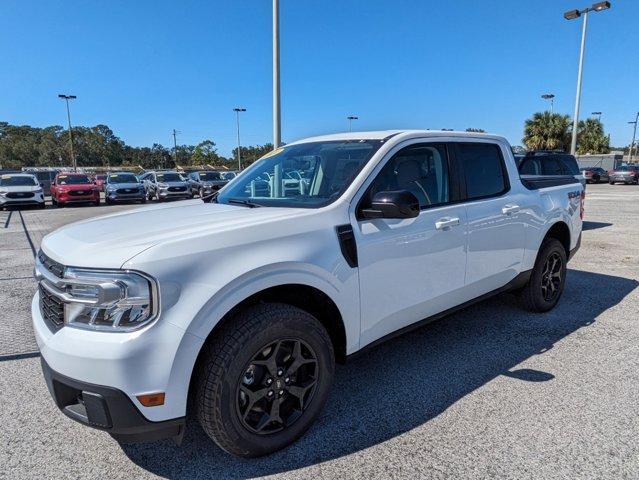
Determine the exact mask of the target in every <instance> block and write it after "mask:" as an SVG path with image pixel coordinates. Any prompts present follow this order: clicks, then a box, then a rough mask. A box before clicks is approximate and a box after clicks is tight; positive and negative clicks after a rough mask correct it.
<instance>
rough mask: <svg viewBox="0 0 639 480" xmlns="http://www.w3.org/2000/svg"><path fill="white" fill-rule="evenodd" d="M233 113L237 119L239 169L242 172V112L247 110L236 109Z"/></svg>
mask: <svg viewBox="0 0 639 480" xmlns="http://www.w3.org/2000/svg"><path fill="white" fill-rule="evenodd" d="M233 111H234V112H235V115H236V117H237V169H238V170H242V154H241V153H240V150H241V149H240V145H241V144H240V112H246V108H240V107H235V108H234V109H233Z"/></svg>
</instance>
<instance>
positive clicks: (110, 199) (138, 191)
mask: <svg viewBox="0 0 639 480" xmlns="http://www.w3.org/2000/svg"><path fill="white" fill-rule="evenodd" d="M104 201H105V202H106V203H107V205H108V204H111V203H116V202H140V203H146V189H145V188H144V184H143V183H142V182H141V181H140V180H139V179H138V177H136V176H135V175H134V174H133V173H130V172H118V173H109V174H108V175H107V176H106V179H105V183H104Z"/></svg>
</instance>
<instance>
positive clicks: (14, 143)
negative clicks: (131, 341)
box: [0, 111, 610, 169]
mask: <svg viewBox="0 0 639 480" xmlns="http://www.w3.org/2000/svg"><path fill="white" fill-rule="evenodd" d="M466 130H467V131H474V132H483V130H482V129H480V128H468V129H466ZM72 134H73V147H74V152H75V158H76V162H77V164H78V166H79V167H89V166H91V167H123V168H125V167H126V168H137V167H141V168H143V169H165V168H175V167H176V166H178V165H179V166H181V167H185V166H194V165H213V166H220V167H221V166H224V167H226V168H229V169H236V168H237V160H236V158H237V148H235V149H233V152H232V154H231V157H230V158H227V157H224V156H222V155H220V154H219V153H218V151H217V146H216V144H215V142H214V141H213V140H208V139H207V140H203V141H202V142H200V143H198V144H197V145H178V146H177V148H168V147H165V146H163V145H161V144H159V143H154V144H153V145H152V146H151V147H133V146H131V145H127V144H126V143H125V142H124V141H123V140H122V139H120V138H119V137H117V136H116V135H115V134H114V133H113V131H112V130H111V129H110V128H109V127H108V126H106V125H96V126H94V127H73V129H72ZM571 134H572V121H571V119H570V117H569V116H568V115H562V114H560V113H551V112H548V111H546V112H538V113H535V114H534V115H533V116H532V117H531V118H530V119H528V120H526V122H525V124H524V138H523V139H522V141H523V143H524V145H525V147H526V148H527V149H529V150H564V151H569V150H570V140H571ZM272 149H273V145H272V144H270V143H267V144H265V145H256V146H247V147H242V148H241V150H240V154H241V158H242V166H243V167H245V166H247V165H249V164H251V163H253V162H254V161H255V160H257V159H258V158H260V157H261V156H263V155H265V154H266V153H268V152H270V151H271V150H272ZM608 152H610V145H609V137H608V136H606V135H605V133H604V128H603V124H602V123H601V122H600V121H599V120H598V119H595V118H588V119H586V120H583V121H581V122H579V127H578V132H577V153H578V154H587V153H592V154H595V153H608ZM72 163H73V162H72V161H71V155H70V149H69V131H68V129H65V128H63V127H61V126H58V125H55V126H50V127H44V128H37V127H31V126H29V125H11V124H9V123H8V122H0V168H5V169H12V168H16V169H19V168H21V167H63V166H70V165H72Z"/></svg>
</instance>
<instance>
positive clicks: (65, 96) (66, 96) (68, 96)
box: [58, 93, 77, 100]
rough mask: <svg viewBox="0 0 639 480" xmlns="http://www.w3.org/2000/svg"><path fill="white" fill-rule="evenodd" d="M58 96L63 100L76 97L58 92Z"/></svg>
mask: <svg viewBox="0 0 639 480" xmlns="http://www.w3.org/2000/svg"><path fill="white" fill-rule="evenodd" d="M58 98H61V99H63V100H73V99H75V98H77V97H76V96H75V95H64V94H63V93H60V94H59V95H58Z"/></svg>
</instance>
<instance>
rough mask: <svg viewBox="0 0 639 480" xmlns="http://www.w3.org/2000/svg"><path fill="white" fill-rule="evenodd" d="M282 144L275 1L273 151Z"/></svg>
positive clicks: (275, 6) (275, 2)
mask: <svg viewBox="0 0 639 480" xmlns="http://www.w3.org/2000/svg"><path fill="white" fill-rule="evenodd" d="M281 143H282V110H281V106H280V1H279V0H273V149H275V148H278V147H279V146H280V145H281Z"/></svg>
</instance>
